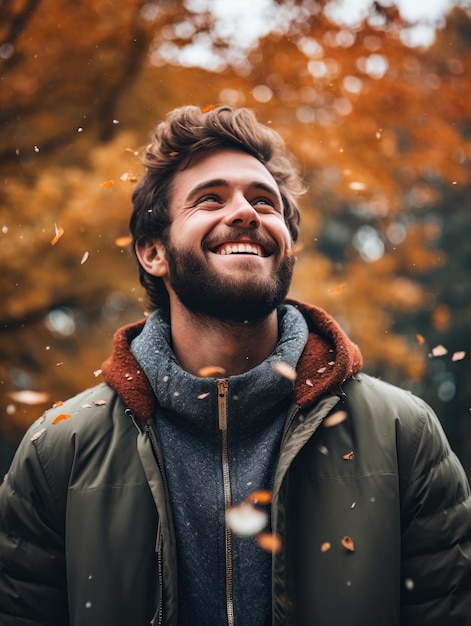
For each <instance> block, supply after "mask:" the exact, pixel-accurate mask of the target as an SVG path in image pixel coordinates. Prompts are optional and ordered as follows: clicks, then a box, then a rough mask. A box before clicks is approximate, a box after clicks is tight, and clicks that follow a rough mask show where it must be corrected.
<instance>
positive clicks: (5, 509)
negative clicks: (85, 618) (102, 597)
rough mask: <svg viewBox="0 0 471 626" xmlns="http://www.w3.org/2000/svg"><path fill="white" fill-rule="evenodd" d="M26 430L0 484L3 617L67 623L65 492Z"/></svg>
mask: <svg viewBox="0 0 471 626" xmlns="http://www.w3.org/2000/svg"><path fill="white" fill-rule="evenodd" d="M43 434H44V432H43V431H42V430H41V427H40V426H38V423H36V424H35V425H33V426H32V427H31V429H30V430H29V431H28V433H27V434H26V435H25V437H24V439H23V441H22V443H21V444H20V446H19V448H18V451H17V453H16V455H15V458H14V459H13V462H12V465H11V468H10V470H9V472H8V474H7V475H6V476H5V479H4V481H3V484H2V485H1V486H0V623H1V624H2V626H33V625H34V626H38V625H44V626H45V625H46V624H47V626H59V625H60V626H67V624H68V622H69V619H68V611H67V591H66V575H65V559H64V537H63V535H64V532H63V528H64V519H63V517H64V515H63V510H64V506H63V504H64V494H59V493H58V490H57V487H56V489H54V484H52V480H51V473H50V471H48V467H47V464H45V463H44V460H43V459H41V453H40V450H39V449H38V443H39V442H40V440H41V437H42V435H43Z"/></svg>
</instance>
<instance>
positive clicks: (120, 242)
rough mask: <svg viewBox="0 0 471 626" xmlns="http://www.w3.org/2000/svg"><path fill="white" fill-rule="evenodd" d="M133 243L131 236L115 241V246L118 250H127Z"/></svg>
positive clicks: (118, 238)
mask: <svg viewBox="0 0 471 626" xmlns="http://www.w3.org/2000/svg"><path fill="white" fill-rule="evenodd" d="M131 241H132V237H131V236H130V235H125V236H124V237H117V238H116V239H115V240H114V243H115V246H118V248H125V247H126V246H129V244H130V243H131Z"/></svg>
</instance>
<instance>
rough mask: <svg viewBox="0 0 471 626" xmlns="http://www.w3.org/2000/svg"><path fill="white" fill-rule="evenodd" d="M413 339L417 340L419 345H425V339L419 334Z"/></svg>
mask: <svg viewBox="0 0 471 626" xmlns="http://www.w3.org/2000/svg"><path fill="white" fill-rule="evenodd" d="M415 338H416V339H417V342H418V343H420V345H423V344H424V343H425V337H424V336H423V335H421V334H420V333H418V334H417V335H416V336H415Z"/></svg>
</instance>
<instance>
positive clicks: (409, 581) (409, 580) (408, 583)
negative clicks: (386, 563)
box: [404, 578, 415, 591]
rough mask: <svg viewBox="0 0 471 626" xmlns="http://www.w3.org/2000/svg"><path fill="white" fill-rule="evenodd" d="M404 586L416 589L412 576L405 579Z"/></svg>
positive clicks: (408, 589)
mask: <svg viewBox="0 0 471 626" xmlns="http://www.w3.org/2000/svg"><path fill="white" fill-rule="evenodd" d="M404 587H405V588H406V589H407V591H412V590H413V589H414V587H415V585H414V581H413V580H412V578H406V579H405V580H404Z"/></svg>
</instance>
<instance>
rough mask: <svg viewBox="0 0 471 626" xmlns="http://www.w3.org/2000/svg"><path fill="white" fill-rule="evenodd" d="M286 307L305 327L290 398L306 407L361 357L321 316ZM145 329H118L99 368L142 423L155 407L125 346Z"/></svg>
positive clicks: (302, 306)
mask: <svg viewBox="0 0 471 626" xmlns="http://www.w3.org/2000/svg"><path fill="white" fill-rule="evenodd" d="M287 303H288V304H291V305H293V306H295V307H296V308H298V309H299V311H300V312H301V313H302V314H303V316H304V318H305V320H306V322H307V324H308V328H309V336H308V340H307V343H306V347H305V349H304V351H303V353H302V355H301V358H300V360H299V362H298V367H297V379H296V383H295V388H294V393H293V400H294V402H296V403H297V404H299V405H300V406H302V407H306V406H308V405H310V404H312V403H313V402H315V401H316V400H317V399H318V398H319V397H320V396H321V395H323V394H325V393H328V392H333V391H336V390H338V388H339V387H340V385H342V383H344V382H345V381H346V380H347V379H348V378H351V377H352V376H354V375H355V374H356V373H357V372H358V371H359V370H360V368H361V366H362V357H361V353H360V350H359V348H358V347H357V346H356V345H355V344H354V343H353V342H351V341H350V339H349V338H348V337H347V336H346V334H345V333H344V331H343V330H342V329H341V328H340V326H339V325H338V324H337V322H336V321H335V320H334V319H333V318H332V317H330V315H328V314H327V313H326V312H325V311H323V310H322V309H320V308H319V307H316V306H313V305H310V304H306V303H303V302H299V301H296V300H287ZM144 324H145V320H141V321H139V322H137V323H134V324H130V325H127V326H124V327H123V328H121V329H119V330H118V331H117V332H116V334H115V336H114V349H113V353H112V355H111V356H110V358H109V359H107V360H106V361H105V362H104V363H103V366H102V371H103V376H104V379H105V381H106V382H107V383H108V384H109V385H110V386H111V387H112V388H113V389H114V390H115V391H116V392H117V393H118V394H119V395H120V396H121V397H122V399H123V400H124V402H125V403H126V404H127V405H128V406H129V407H131V408H132V409H133V411H134V413H135V415H136V417H138V418H139V419H141V420H147V419H149V417H151V415H152V413H153V408H154V402H155V396H154V393H153V391H152V387H151V385H150V383H149V380H148V379H147V377H146V376H145V374H144V372H143V371H142V369H141V367H140V365H139V363H138V362H137V360H136V359H135V357H134V355H133V353H132V351H131V347H130V346H131V342H132V340H133V339H134V338H135V337H137V335H139V334H140V333H141V331H142V329H143V327H144Z"/></svg>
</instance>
